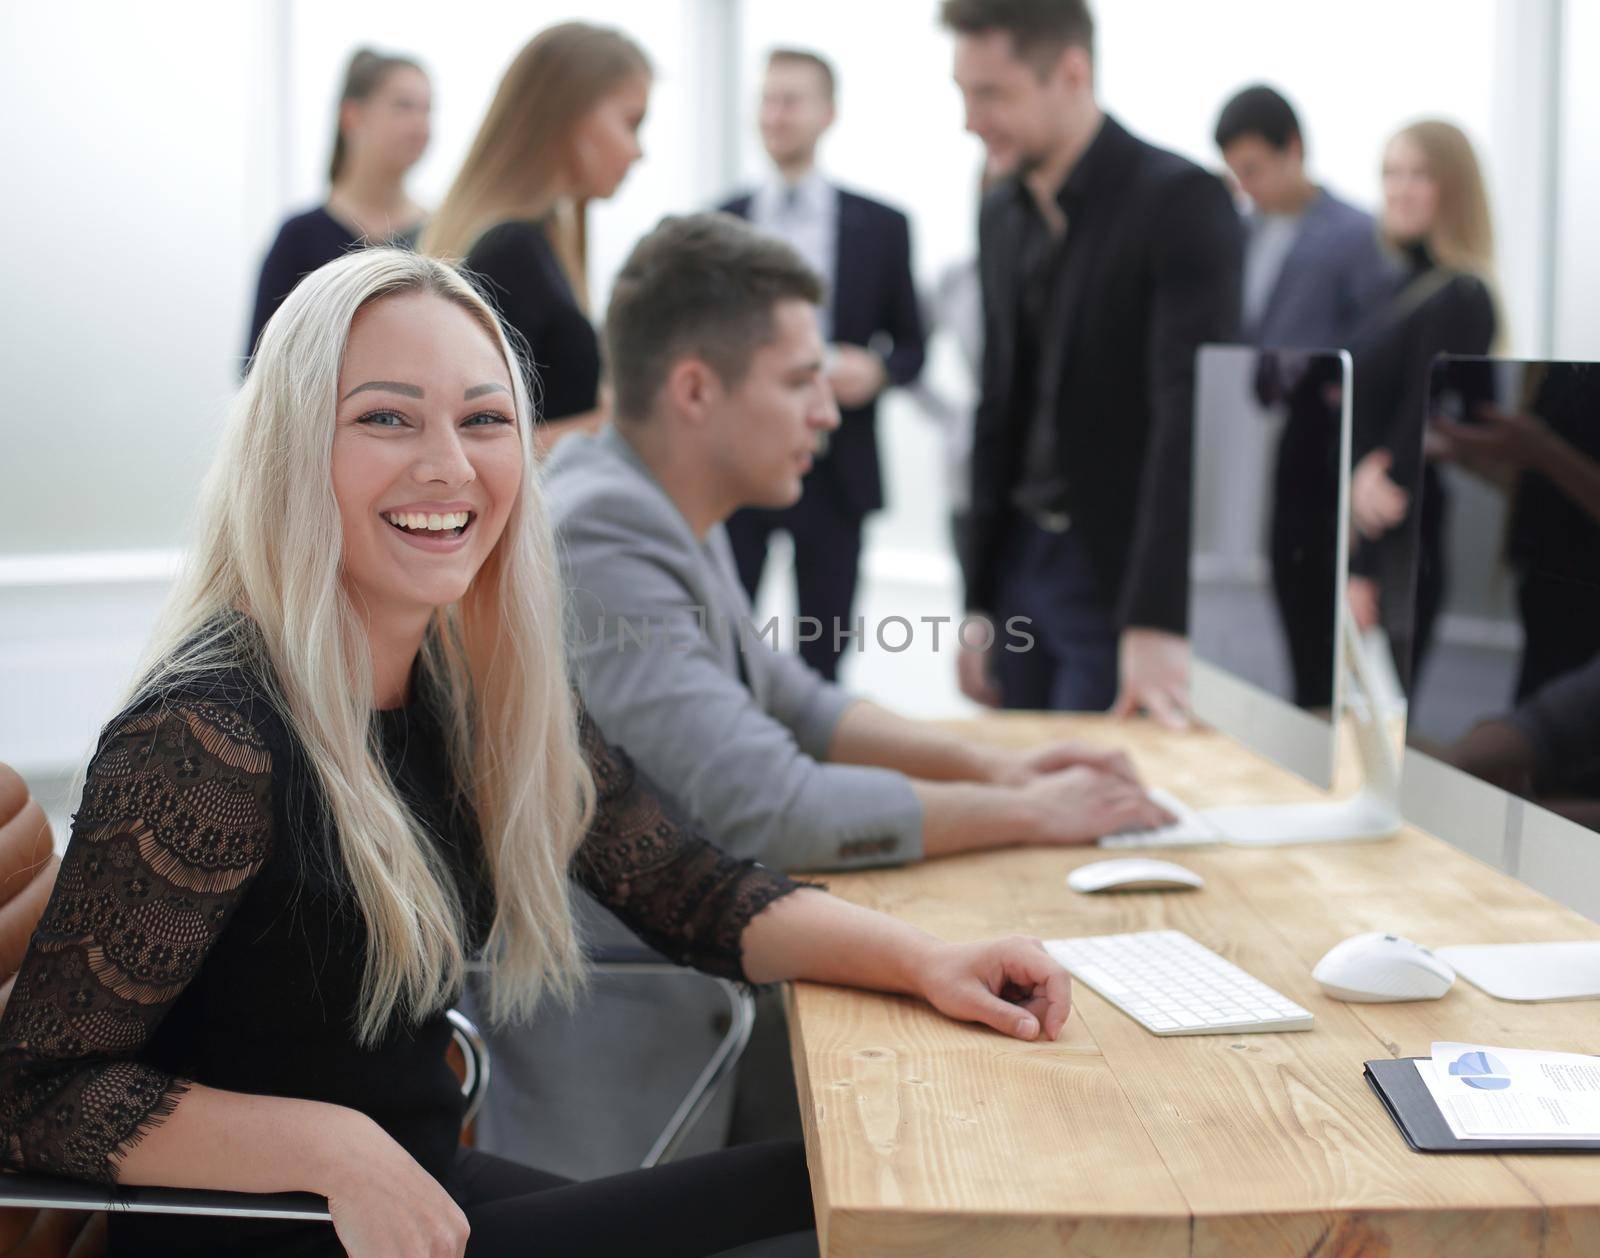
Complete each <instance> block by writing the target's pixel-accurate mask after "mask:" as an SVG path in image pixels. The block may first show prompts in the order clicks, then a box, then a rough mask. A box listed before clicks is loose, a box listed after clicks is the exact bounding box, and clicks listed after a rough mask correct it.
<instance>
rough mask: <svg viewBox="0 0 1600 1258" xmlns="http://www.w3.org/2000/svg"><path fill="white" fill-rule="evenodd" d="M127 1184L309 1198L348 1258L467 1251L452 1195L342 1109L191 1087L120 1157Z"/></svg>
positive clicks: (380, 1133)
mask: <svg viewBox="0 0 1600 1258" xmlns="http://www.w3.org/2000/svg"><path fill="white" fill-rule="evenodd" d="M117 1179H118V1181H119V1182H120V1183H124V1184H153V1185H164V1186H166V1187H174V1188H201V1189H211V1190H218V1191H224V1192H258V1193H273V1192H311V1193H316V1194H318V1195H319V1196H323V1197H326V1198H327V1199H328V1211H329V1213H330V1214H332V1216H333V1226H334V1230H335V1232H336V1233H337V1235H338V1237H339V1240H340V1242H341V1243H342V1244H343V1245H344V1248H345V1252H346V1253H348V1254H350V1255H351V1256H352V1258H368V1256H370V1258H389V1256H390V1255H396V1256H401V1258H410V1256H412V1255H416V1256H418V1258H420V1256H422V1255H428V1256H430V1258H431V1256H432V1255H450V1256H451V1258H455V1256H457V1255H459V1254H461V1252H462V1250H463V1249H464V1247H465V1246H466V1243H467V1232H468V1227H467V1219H466V1216H465V1215H464V1214H462V1212H461V1209H460V1207H459V1206H457V1205H456V1203H455V1202H454V1201H453V1200H452V1199H451V1197H450V1194H449V1193H447V1192H446V1191H445V1190H444V1188H443V1187H442V1186H441V1185H440V1184H439V1182H438V1180H436V1179H434V1178H433V1176H431V1175H429V1174H428V1172H427V1171H425V1170H423V1169H422V1167H421V1166H419V1165H418V1164H417V1162H416V1159H414V1158H413V1157H412V1156H411V1155H410V1154H409V1153H407V1152H406V1151H405V1150H404V1149H403V1148H401V1147H400V1145H399V1144H397V1143H396V1142H395V1141H394V1139H393V1138H392V1137H391V1136H390V1135H389V1134H388V1133H387V1132H386V1131H384V1130H383V1128H381V1127H379V1126H378V1124H377V1123H375V1122H373V1121H372V1119H370V1118H368V1117H367V1116H366V1115H365V1114H362V1113H359V1112H357V1111H356V1110H353V1109H347V1108H345V1107H344V1106H342V1105H328V1104H325V1103H324V1102H321V1101H303V1100H299V1099H297V1098H294V1097H284V1096H252V1095H249V1094H247V1093H243V1092H223V1091H219V1090H217V1089H215V1088H206V1087H201V1086H199V1085H197V1084H191V1085H189V1086H188V1087H187V1089H186V1090H185V1091H184V1092H183V1095H182V1097H181V1099H180V1101H179V1103H178V1104H177V1105H175V1106H174V1108H173V1110H172V1112H171V1114H170V1115H169V1116H168V1117H167V1118H166V1120H165V1121H164V1122H162V1123H161V1125H160V1126H158V1127H153V1128H151V1129H150V1130H148V1131H147V1132H145V1133H144V1135H143V1136H142V1137H141V1138H140V1139H139V1140H138V1142H137V1143H135V1144H133V1145H131V1146H129V1147H128V1148H126V1149H125V1150H124V1151H123V1152H122V1154H121V1155H120V1156H119V1158H118V1159H117Z"/></svg>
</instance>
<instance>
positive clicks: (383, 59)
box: [245, 48, 433, 359]
mask: <svg viewBox="0 0 1600 1258" xmlns="http://www.w3.org/2000/svg"><path fill="white" fill-rule="evenodd" d="M432 108H433V92H432V88H431V87H430V85H429V83H428V76H427V74H426V73H425V72H424V71H423V69H422V67H421V66H420V65H418V64H417V62H416V61H414V60H412V59H411V58H410V57H403V56H394V55H386V54H381V53H376V52H373V51H372V50H371V49H369V48H362V49H359V50H358V51H357V52H356V53H355V54H354V55H353V56H352V57H351V58H350V65H349V67H348V68H347V69H346V70H345V75H344V89H343V90H342V91H341V92H340V93H339V111H338V114H337V116H336V117H335V119H334V129H333V156H332V158H331V159H330V160H329V163H328V183H329V189H328V199H327V201H325V202H324V203H323V204H322V205H319V206H317V207H316V208H315V209H310V210H307V211H306V212H305V213H303V214H296V215H295V216H294V217H293V218H290V219H289V220H287V221H286V222H285V223H284V224H283V226H282V227H280V228H279V229H278V235H277V237H276V239H274V240H273V242H272V248H270V249H268V250H267V256H266V258H265V259H264V260H263V261H262V263H261V278H260V280H259V281H258V282H257V284H256V304H255V311H254V313H253V314H252V315H251V318H250V339H249V341H248V342H246V344H245V357H246V359H248V358H249V357H250V355H251V354H253V353H255V347H256V342H257V341H259V340H260V339H261V329H262V328H264V327H266V326H267V320H268V319H270V318H272V314H273V312H274V311H275V310H277V308H278V307H279V306H280V305H282V304H283V299H284V298H285V297H287V296H288V295H289V290H290V289H292V288H293V287H294V286H295V285H296V284H298V283H299V282H300V279H301V277H302V276H305V275H310V274H311V272H313V271H315V270H316V269H317V268H318V267H319V266H321V265H322V264H323V263H324V262H332V261H333V259H335V258H337V257H338V256H339V255H340V254H342V253H348V252H349V251H350V250H351V249H356V248H360V247H362V246H364V245H374V244H403V245H414V244H415V243H416V240H417V235H418V233H420V232H421V230H422V222H423V218H424V214H423V211H422V209H421V207H420V206H418V205H417V203H416V202H414V201H413V200H412V199H411V197H410V196H409V195H408V194H407V192H406V174H407V173H408V172H409V171H410V170H411V168H412V167H413V166H415V165H416V164H417V161H418V160H419V159H420V158H421V157H422V154H423V151H424V150H425V149H427V147H428V137H429V127H430V123H429V113H430V111H431V110H432Z"/></svg>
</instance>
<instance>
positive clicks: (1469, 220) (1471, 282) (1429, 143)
mask: <svg viewBox="0 0 1600 1258" xmlns="http://www.w3.org/2000/svg"><path fill="white" fill-rule="evenodd" d="M1381 226H1382V230H1383V235H1384V239H1385V240H1386V241H1387V242H1388V243H1389V244H1390V246H1391V247H1392V248H1393V249H1394V250H1395V251H1396V252H1397V253H1398V255H1399V259H1400V266H1401V269H1400V272H1399V273H1398V275H1397V276H1396V278H1395V279H1394V280H1393V281H1392V282H1391V284H1390V288H1389V294H1388V296H1387V297H1386V298H1385V300H1384V301H1383V302H1381V303H1380V304H1379V306H1378V307H1377V309H1376V310H1375V311H1374V312H1373V314H1372V315H1371V317H1369V318H1368V320H1367V321H1366V322H1365V323H1364V324H1363V325H1362V326H1361V327H1360V328H1358V329H1357V330H1356V331H1355V333H1354V334H1353V335H1352V337H1351V339H1350V343H1349V349H1350V354H1351V358H1352V360H1353V367H1354V376H1353V379H1354V389H1355V396H1354V398H1353V399H1352V401H1353V406H1354V410H1355V426H1354V428H1355V430H1354V441H1353V447H1352V453H1353V457H1354V459H1355V470H1354V472H1353V474H1352V476H1351V483H1350V514H1351V519H1352V522H1353V524H1354V526H1355V530H1356V534H1357V544H1356V546H1355V547H1354V548H1353V550H1352V553H1351V557H1350V569H1351V576H1350V583H1349V598H1350V605H1351V610H1352V612H1353V613H1354V615H1355V619H1356V624H1357V626H1358V627H1359V628H1360V629H1362V630H1363V631H1365V630H1368V629H1371V628H1374V627H1377V626H1381V627H1382V628H1383V629H1384V630H1385V632H1386V633H1387V635H1388V638H1389V642H1390V645H1391V647H1392V649H1393V651H1394V657H1395V667H1396V668H1397V669H1398V670H1399V673H1400V678H1401V682H1402V684H1404V685H1405V686H1406V687H1407V688H1408V689H1410V688H1412V687H1413V686H1414V682H1415V674H1416V673H1417V672H1419V671H1420V670H1421V668H1422V665H1423V663H1424V662H1425V660H1426V658H1427V653H1428V648H1429V646H1430V645H1431V643H1432V639H1433V629H1434V624H1435V622H1436V621H1437V619H1438V615H1439V609H1440V608H1441V606H1442V605H1443V602H1444V591H1445V579H1446V573H1445V570H1444V529H1445V515H1446V512H1447V510H1448V505H1449V504H1448V502H1447V500H1446V499H1447V495H1446V493H1445V486H1444V482H1443V480H1442V478H1441V477H1440V476H1439V472H1438V468H1437V467H1436V466H1434V465H1433V464H1432V463H1429V462H1425V461H1424V459H1423V448H1422V435H1423V420H1424V412H1425V410H1426V409H1427V398H1428V375H1429V371H1430V369H1431V367H1432V364H1433V360H1434V356H1435V355H1437V354H1442V353H1451V354H1487V353H1488V352H1489V350H1490V347H1491V346H1493V345H1494V343H1495V334H1496V328H1497V327H1498V318H1497V315H1496V310H1495V299H1494V293H1493V290H1492V288H1491V284H1492V283H1493V276H1494V227H1493V223H1492V220H1491V218H1490V213H1489V197H1488V193H1487V192H1486V191H1485V188H1484V181H1483V174H1482V172H1481V170H1480V168H1479V165H1478V158H1477V155H1476V154H1475V153H1474V152H1473V149H1472V142H1471V141H1470V140H1468V139H1467V137H1466V135H1465V134H1463V133H1462V131H1461V129H1460V128H1459V127H1456V126H1455V125H1453V124H1452V123H1449V122H1443V121H1439V120H1436V119H1429V120H1424V121H1421V122H1415V123H1412V124H1411V125H1410V126H1407V127H1405V128H1403V129H1402V130H1401V131H1399V132H1398V133H1397V134H1396V135H1395V136H1394V137H1393V138H1392V139H1391V140H1390V141H1389V143H1388V145H1387V147H1386V148H1385V150H1384V156H1383V212H1382V218H1381ZM1419 494H1420V495H1421V503H1420V504H1419V503H1418V501H1417V498H1418V495H1419ZM1413 565H1414V575H1413ZM1413 590H1414V591H1415V596H1414V597H1413Z"/></svg>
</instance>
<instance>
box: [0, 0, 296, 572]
mask: <svg viewBox="0 0 1600 1258" xmlns="http://www.w3.org/2000/svg"><path fill="white" fill-rule="evenodd" d="M273 9H274V6H273V5H272V4H271V3H269V2H268V0H233V2H231V3H228V4H215V3H207V2H206V0H162V3H160V4H126V3H121V2H120V0H71V2H70V3H62V4H56V5H45V4H36V3H15V4H5V5H3V6H0V118H3V119H5V128H6V135H7V141H6V147H5V151H4V153H3V155H0V162H3V165H0V171H3V178H4V182H5V194H4V196H3V197H0V240H4V241H5V248H4V250H3V251H0V302H3V303H4V305H3V311H4V313H3V314H0V379H4V380H5V389H4V393H3V395H0V469H3V472H0V475H3V483H4V502H5V506H6V517H7V522H8V526H7V528H6V529H5V532H4V535H3V536H0V555H5V554H17V553H28V552H38V551H70V550H81V549H92V550H93V549H104V548H109V547H140V546H162V545H166V546H170V545H172V544H173V543H174V542H175V541H176V539H177V538H178V537H179V536H180V534H181V531H182V524H183V520H184V517H185V514H186V512H187V510H188V506H189V503H190V501H191V500H192V497H193V490H194V485H195V482H196V480H197V478H198V476H199V474H200V472H201V470H202V468H203V467H204V465H205V461H206V457H207V454H208V452H209V449H210V445H211V438H212V434H213V432H214V431H215V423H216V419H217V416H218V414H219V412H220V409H221V407H222V406H223V404H224V403H225V401H226V399H227V397H228V395H229V394H230V392H231V391H232V388H233V386H234V385H235V384H236V383H237V379H236V375H235V372H236V361H237V359H236V356H237V355H238V353H239V348H240V343H241V342H242V341H243V339H244V335H245V325H244V309H245V305H246V302H247V301H248V300H249V294H250V293H251V291H252V285H253V283H254V274H253V273H254V270H255V258H254V256H253V255H254V253H255V249H256V245H257V242H258V241H259V240H260V239H261V236H262V234H263V233H264V231H265V230H266V226H267V224H268V223H269V222H270V221H272V220H273V219H274V218H275V217H276V215H277V214H278V210H279V203H278V195H277V188H276V186H275V179H274V170H273V166H272V163H271V162H270V161H266V160H263V158H264V155H266V154H270V153H271V151H272V147H273V143H274V138H275V134H276V131H277V127H278V111H277V100H276V98H275V95H274V90H273V72H274V67H275V65H276V48H277V34H278V32H277V26H276V22H275V18H274V13H273ZM201 50H203V55H197V53H198V52H200V51H201Z"/></svg>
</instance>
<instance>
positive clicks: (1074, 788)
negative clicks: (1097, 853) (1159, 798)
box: [1021, 765, 1174, 843]
mask: <svg viewBox="0 0 1600 1258" xmlns="http://www.w3.org/2000/svg"><path fill="white" fill-rule="evenodd" d="M1021 794H1022V797H1023V799H1024V801H1025V802H1026V804H1027V806H1028V807H1030V808H1031V809H1033V813H1034V816H1033V823H1032V825H1031V827H1030V829H1031V830H1032V832H1033V839H1032V841H1033V842H1034V843H1093V842H1094V841H1095V840H1096V839H1098V838H1099V837H1100V836H1101V835H1103V834H1119V833H1121V832H1122V831H1124V830H1151V829H1154V828H1155V827H1157V826H1164V825H1170V824H1171V823H1172V821H1173V820H1174V818H1173V816H1172V814H1171V813H1169V812H1168V811H1167V810H1166V809H1165V808H1163V807H1162V806H1161V805H1160V804H1158V803H1156V801H1155V800H1153V799H1151V798H1150V797H1149V796H1148V795H1146V794H1145V793H1144V790H1143V788H1141V787H1140V786H1139V785H1138V784H1137V783H1135V782H1130V781H1129V780H1128V779H1127V778H1125V777H1122V776H1121V775H1119V774H1116V773H1107V772H1104V771H1102V770H1100V769H1091V768H1087V767H1086V766H1084V765H1078V766H1077V767H1075V768H1071V769H1062V770H1060V771H1059V772H1056V773H1046V774H1042V775H1041V776H1039V777H1036V778H1035V779H1034V780H1033V781H1031V782H1029V783H1028V784H1027V785H1026V786H1024V787H1023V788H1022V790H1021Z"/></svg>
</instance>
